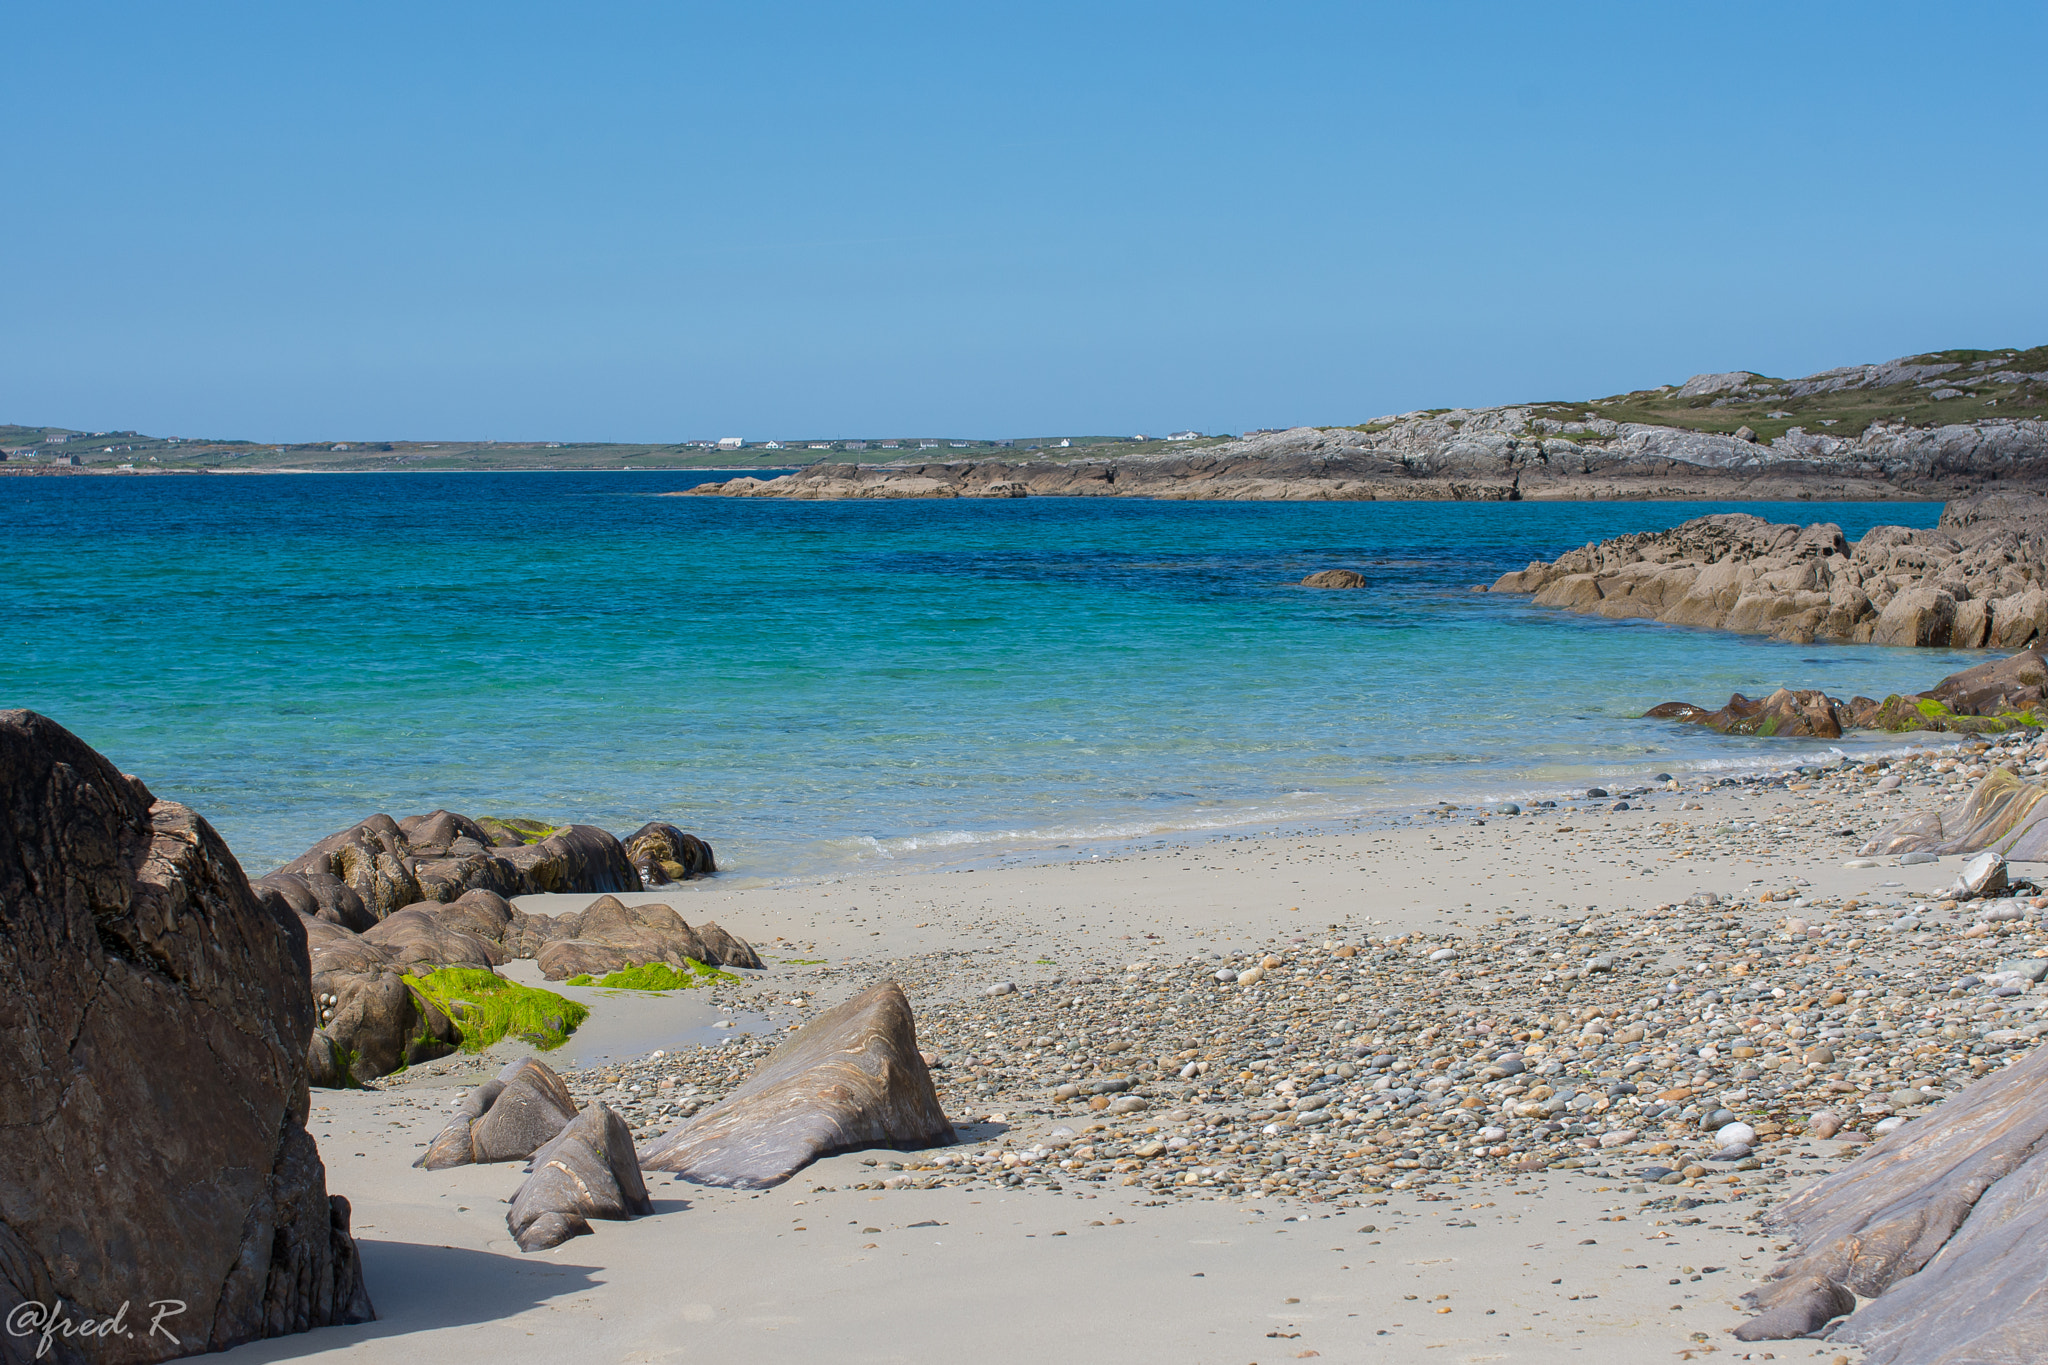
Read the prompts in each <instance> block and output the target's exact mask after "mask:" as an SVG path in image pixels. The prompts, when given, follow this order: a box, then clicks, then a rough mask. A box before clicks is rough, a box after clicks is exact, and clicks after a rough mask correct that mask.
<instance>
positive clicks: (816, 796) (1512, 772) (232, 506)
mask: <svg viewBox="0 0 2048 1365" xmlns="http://www.w3.org/2000/svg"><path fill="white" fill-rule="evenodd" d="M699 481H701V480H700V479H699V478H697V477H695V476H690V475H676V474H655V473H648V474H597V475H556V474H503V475H479V474H469V475H445V476H444V475H424V474H415V475H333V476H329V475H306V476H275V477H207V478H196V477H193V478H183V477H181V478H168V477H159V478H132V479H122V478H70V479H57V478H42V479H4V480H0V526H4V531H0V622H4V626H0V630H4V632H5V633H4V640H0V643H4V649H0V705H7V706H26V707H32V708H34V709H36V710H39V711H42V712H45V713H47V714H49V715H50V716H52V717H54V718H55V719H57V720H59V721H60V722H62V723H63V724H65V725H67V726H69V727H70V728H71V729H73V730H75V731H77V732H78V733H79V734H80V735H82V736H83V737H84V738H85V739H87V740H88V741H89V742H91V743H92V744H94V745H96V746H97V747H99V748H100V749H101V750H102V751H104V752H106V753H107V754H108V755H110V756H111V757H112V758H113V759H114V760H115V761H116V762H117V763H119V764H120V765H122V767H123V768H124V769H126V770H127V771H131V772H134V773H137V774H139V775H141V776H142V777H143V778H144V780H145V781H147V782H148V783H149V785H150V787H151V788H152V789H153V790H154V791H156V792H157V793H158V794H159V795H162V796H167V797H173V798H175V799H178V800H181V801H184V802H186V803H188V804H190V805H192V806H194V807H196V808H197V809H198V810H200V811H201V812H202V813H203V814H205V815H206V816H207V817H208V818H209V819H210V820H212V821H213V823H214V824H215V825H216V826H217V827H218V828H219V829H220V830H221V831H222V833H223V834H225V835H226V836H227V838H228V840H229V842H230V843H231V844H232V845H233V846H234V848H235V849H236V851H237V852H238V853H239V854H240V855H241V857H242V858H243V860H244V862H245V863H247V864H248V865H249V867H250V869H251V871H252V872H259V873H260V872H262V871H265V870H267V869H269V868H271V867H274V866H276V865H277V864H279V863H281V862H283V861H285V860H287V859H289V858H291V857H293V856H295V855H296V854H297V853H299V852H301V851H303V850H304V849H305V848H306V847H307V846H308V845H310V844H312V843H313V842H314V841H315V840H317V839H318V838H320V837H321V836H323V835H325V834H327V833H330V832H332V831H333V830H335V829H337V828H339V827H341V826H342V825H344V824H346V823H348V822H349V821H351V820H355V819H358V818H360V817H362V816H364V815H366V814H368V813H370V812H372V811H379V810H381V811H388V812H391V813H393V814H406V813H411V812H415V811H425V810H431V809H433V808H434V807H436V806H445V807H447V808H449V809H453V810H459V811H463V812H465V813H469V814H477V815H482V814H495V815H509V814H532V815H539V816H545V817H549V818H552V819H557V820H580V821H586V822H589V823H593V824H599V825H603V826H605V827H607V828H609V829H612V830H614V831H617V832H620V833H624V832H626V831H628V830H630V829H632V828H633V827H635V826H637V825H639V824H640V823H641V822H643V821H645V820H649V819H666V820H671V821H674V822H675V823H677V824H680V825H683V826H684V827H686V828H689V829H692V830H696V831H698V832H700V833H702V834H703V835H705V836H706V837H707V838H709V839H710V840H711V841H712V842H713V844H714V845H715V846H716V847H717V849H718V853H719V858H720V862H721V864H723V865H725V866H726V867H728V868H730V869H733V870H735V871H738V872H741V873H747V874H753V875H760V876H769V877H775V876H788V875H799V874H806V873H817V872H825V871H832V870H838V869H847V868H853V867H860V866H872V865H876V864H884V863H900V862H903V861H905V860H913V861H917V860H946V859H952V860H961V859H983V860H985V859H987V858H988V857H990V856H993V855H994V854H996V853H999V852H1045V851H1058V850H1060V849H1061V848H1062V847H1063V846H1064V847H1065V848H1067V849H1070V850H1074V851H1081V850H1085V849H1087V848H1090V847H1095V846H1099V845H1104V844H1108V843H1114V842H1120V841H1126V840H1131V839H1137V838H1142V837H1146V836H1149V835H1154V834H1161V833H1176V832H1181V831H1201V830H1216V829H1224V828H1238V827H1246V826H1250V827H1260V826H1266V827H1270V826H1274V825H1278V824H1289V825H1293V824H1297V823H1300V822H1304V821H1322V820H1331V819H1337V818H1342V817H1344V816H1347V815H1350V814H1355V813H1358V812H1366V811H1374V810H1380V809H1385V808H1389V807H1395V806H1402V805H1410V804H1414V803H1417V802H1421V801H1426V800H1432V799H1438V798H1444V797H1450V798H1453V799H1455V798H1460V797H1510V796H1530V795H1542V794H1546V793H1548V794H1555V793H1557V792H1559V791H1563V790H1567V789H1573V788H1579V787H1583V786H1585V785H1586V784H1587V783H1589V782H1594V781H1601V782H1615V781H1630V780H1639V779H1642V778H1645V777H1647V776H1649V775H1651V774H1653V773H1655V772H1659V771H1678V770H1681V769H1701V768H1715V767H1721V766H1727V767H1742V766H1754V765H1756V764H1758V763H1760V762H1768V761H1772V760H1783V759H1786V758H1790V757H1792V756H1800V757H1804V756H1808V755H1811V754H1813V753H1816V752H1826V751H1827V750H1829V749H1831V748H1841V749H1846V750H1855V749H1857V748H1859V747H1863V746H1866V745H1869V744H1873V743H1876V742H1877V741H1872V740H1852V741H1849V742H1846V743H1842V744H1837V745H1824V744H1817V743H1811V742H1802V741H1785V740H1742V739H1732V738H1728V737H1725V736H1720V735H1713V734H1708V733H1705V732H1702V731H1699V730H1697V729H1694V728H1692V727H1686V726H1678V725H1672V724H1668V723H1660V722H1654V721H1642V720H1637V719H1633V717H1634V716H1637V715H1639V714H1640V713H1641V712H1642V711H1643V710H1645V709H1647V708H1648V707H1650V706H1652V705H1654V704H1656V703H1658V702H1662V701H1670V700H1674V699H1683V700H1689V701H1697V702H1701V703H1705V704H1709V705H1716V704H1719V703H1720V702H1721V701H1723V700H1725V699H1726V697H1727V695H1728V694H1729V693H1730V692H1731V691H1736V690H1741V691H1745V692H1749V693H1752V694H1754V693H1759V692H1766V691H1768V690H1770V689H1771V688H1773V687H1776V686H1779V685H1781V684H1782V685H1785V686H1791V687H1822V688H1826V689H1827V690H1829V691H1830V692H1834V693H1836V694H1838V695H1843V696H1846V695H1850V694H1852V693H1857V692H1861V693H1865V694H1868V695H1872V696H1883V695H1885V693H1887V692H1890V691H1900V690H1915V689H1918V688H1922V687H1925V686H1927V685H1928V684H1930V683H1932V682H1933V681H1935V680H1936V679H1937V678H1939V677H1940V676H1942V675H1943V674H1945V673H1947V672H1950V671H1952V670H1953V669H1955V668H1958V667H1962V666H1966V665H1967V664H1969V663H1971V662H1974V661H1976V660H1977V659H1978V658H1980V657H1982V656H1980V655H1973V654H1963V653H1957V652H1951V651H1934V650H1922V651H1913V650H1893V649H1878V648H1871V647H1856V646H1793V645H1782V644H1772V643H1769V642H1767V641H1762V640H1756V639H1749V638H1744V637H1737V636H1724V635H1716V634H1711V633H1706V632H1699V631H1691V630H1679V629H1673V628H1670V627H1665V626H1660V625H1655V624H1644V623H1615V622H1609V621H1603V620H1598V619H1594V618H1585V617H1577V616H1571V615H1566V614H1563V613H1559V612H1553V611H1544V610H1538V609H1536V608H1534V607H1532V606H1531V605H1530V604H1529V602H1528V600H1527V599H1525V598H1518V597H1496V596H1492V595H1488V594H1478V593H1473V592H1471V591H1469V589H1470V587H1471V585H1473V584H1475V583H1486V582H1490V581H1491V580H1492V579H1493V578H1495V577H1496V576H1497V575H1498V574H1500V573H1501V572H1502V571H1504V570H1506V569H1510V568H1520V567H1522V566H1523V565H1524V564H1526V563H1527V562H1528V561H1529V560H1531V559H1535V558H1551V557H1554V556H1555V555H1557V554H1558V553H1560V552H1562V551H1563V550H1565V549H1568V548H1570V547H1572V546H1574V545H1579V544H1584V543H1585V542H1587V541H1591V540H1596V539H1599V538H1602V537H1605V536H1610V535H1615V534H1619V533H1622V532H1626V531H1639V530H1647V529H1655V528H1660V527H1665V526H1671V525H1675V524H1677V523H1678V522H1680V521H1683V520H1685V519H1687V518H1689V517H1693V516H1697V515H1700V514H1702V513H1703V512H1707V511H1713V510H1727V509H1726V508H1724V507H1722V506H1720V505H1709V504H1685V503H1668V502H1663V503H1309V504H1277V503H1182V502H1147V501H1141V500H1136V499H1100V500H1091V499H1065V498H1061V499H1050V498H1048V499H1033V498H1026V499H1015V500H997V501H988V502H982V501H973V502H878V503H785V502H763V501H736V500H727V499H712V498H703V499H699V498H660V497H654V496H650V495H651V494H653V493H656V492H659V491H662V490H665V489H670V488H677V487H683V486H686V485H688V484H690V483H694V482H699ZM1737 510H1743V511H1749V512H1754V513H1756V514H1758V515H1762V516H1766V517H1769V518H1771V519H1772V520H1784V521H1794V520H1796V521H1814V520H1832V521H1836V522H1839V523H1841V525H1842V527H1843V529H1844V531H1845V532H1846V533H1847V534H1848V535H1849V536H1850V537H1851V538H1852V539H1853V538H1855V537H1856V536H1859V535H1861V534H1862V532H1863V531H1864V530H1866V529H1867V528H1868V527H1870V526H1872V525H1877V524H1882V523H1894V524H1907V525H1921V526H1926V525H1932V524H1933V523H1934V521H1935V519H1936V518H1937V517H1938V515H1939V512H1940V507H1939V505H1938V504H1931V503H1922V504H1901V503H1884V504H1844V505H1827V504H1816V503H1798V504H1742V505H1740V507H1739V508H1738V509H1737ZM1337 566H1343V567H1352V568H1356V569H1359V570H1360V571H1361V572H1363V573H1365V574H1366V575H1367V577H1368V578H1369V579H1371V580H1372V584H1373V586H1372V587H1371V588H1370V589H1369V590H1366V591H1362V592H1318V591H1315V590H1311V589H1303V588H1300V587H1295V586H1291V583H1292V581H1293V580H1296V579H1299V578H1300V577H1301V576H1302V575H1303V574H1305V573H1307V572H1309V571H1311V570H1314V569H1320V568H1328V567H1337ZM1063 856H1073V853H1071V852H1069V853H1066V854H1064V855H1063Z"/></svg>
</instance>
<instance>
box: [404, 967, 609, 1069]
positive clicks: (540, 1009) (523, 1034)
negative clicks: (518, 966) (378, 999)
mask: <svg viewBox="0 0 2048 1365" xmlns="http://www.w3.org/2000/svg"><path fill="white" fill-rule="evenodd" d="M407 984H408V985H410V986H411V987H412V988H413V989H414V990H416V991H418V992H419V993H420V994H421V995H422V996H424V997H426V998H427V999H428V1000H431V1001H432V1002H433V1003H434V1004H436V1005H438V1006H439V1007H440V1008H441V1010H442V1012H443V1013H445V1014H446V1015H447V1016H448V1017H449V1018H450V1019H452V1020H454V1021H455V1026H456V1027H457V1028H459V1029H461V1030H462V1050H463V1051H464V1052H482V1051H483V1050H484V1049H485V1048H487V1047H489V1046H490V1045H491V1044H493V1043H495V1042H497V1041H498V1040H499V1039H501V1038H504V1037H506V1036H507V1035H511V1036H514V1037H518V1038H522V1039H524V1040H526V1041H527V1042H529V1043H532V1044H533V1045H534V1046H535V1047H537V1048H539V1049H540V1050H541V1051H543V1052H547V1051H550V1050H552V1049H554V1048H558V1047H560V1046H561V1045H562V1043H563V1042H564V1041H565V1040H566V1039H567V1038H568V1036H569V1035H570V1034H572V1033H574V1032H575V1031H576V1027H577V1025H579V1024H581V1023H582V1022H583V1021H584V1020H585V1019H587V1018H589V1017H590V1011H589V1010H588V1009H586V1008H584V1007H583V1006H582V1005H579V1004H577V1003H576V1002H575V1001H574V1000H570V999H568V998H566V997H564V996H560V995H556V994H555V993H554V992H553V991H544V990H541V989H539V988H538V987H535V986H522V985H520V984H519V983H518V982H516V981H507V980H506V979H505V978H504V977H502V976H499V975H498V974H497V973H496V972H491V971H485V970H483V969H482V968H479V967H443V968H441V969H440V970H438V971H434V972H429V973H427V974H426V975H425V976H415V977H409V978H407Z"/></svg>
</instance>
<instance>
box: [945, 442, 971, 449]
mask: <svg viewBox="0 0 2048 1365" xmlns="http://www.w3.org/2000/svg"><path fill="white" fill-rule="evenodd" d="M946 444H947V445H949V446H951V447H953V449H955V450H965V449H967V442H965V441H948V442H946Z"/></svg>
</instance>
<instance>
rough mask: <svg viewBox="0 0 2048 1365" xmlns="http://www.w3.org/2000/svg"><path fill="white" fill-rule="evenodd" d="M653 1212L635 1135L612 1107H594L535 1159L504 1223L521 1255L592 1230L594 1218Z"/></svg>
mask: <svg viewBox="0 0 2048 1365" xmlns="http://www.w3.org/2000/svg"><path fill="white" fill-rule="evenodd" d="M652 1212H654V1201H653V1200H651V1199H649V1198H648V1197H647V1185H646V1182H645V1181H643V1180H642V1179H641V1178H640V1167H639V1166H638V1165H637V1164H636V1163H635V1162H634V1160H633V1135H632V1133H631V1132H630V1131H628V1130H627V1128H626V1121H625V1120H624V1119H622V1118H620V1117H619V1116H618V1114H617V1113H615V1112H613V1110H612V1109H611V1107H610V1106H609V1105H603V1104H593V1105H592V1106H590V1108H588V1109H586V1110H584V1111H583V1112H582V1113H580V1114H578V1115H577V1116H576V1118H575V1121H574V1122H572V1123H570V1124H569V1126H568V1127H566V1128H564V1129H563V1130H562V1131H561V1132H560V1133H559V1134H558V1135H556V1137H555V1139H554V1141H552V1142H550V1143H548V1145H547V1146H545V1147H543V1148H541V1149H540V1150H539V1151H538V1152H535V1153H534V1155H533V1174H532V1175H529V1176H528V1177H527V1178H526V1183H525V1184H523V1185H521V1186H520V1187H519V1192H518V1193H517V1194H515V1195H513V1196H512V1211H511V1212H510V1213H508V1214H506V1215H505V1225H506V1226H507V1227H509V1228H510V1229H511V1230H512V1236H513V1237H514V1238H516V1239H517V1240H518V1242H519V1249H520V1250H521V1251H544V1250H546V1249H547V1248H548V1247H551V1246H557V1245H559V1244H561V1243H563V1242H566V1241H568V1240H569V1239H570V1238H571V1237H580V1236H582V1235H583V1234H584V1233H586V1232H589V1231H590V1224H589V1222H588V1221H587V1220H588V1219H592V1218H609V1219H619V1220H623V1219H627V1218H637V1217H640V1216H641V1215H643V1214H649V1213H652Z"/></svg>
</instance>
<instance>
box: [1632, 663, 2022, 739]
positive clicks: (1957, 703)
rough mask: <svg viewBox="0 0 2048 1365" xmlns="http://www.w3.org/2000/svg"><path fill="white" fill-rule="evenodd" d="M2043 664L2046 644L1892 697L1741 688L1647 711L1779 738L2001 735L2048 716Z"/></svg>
mask: <svg viewBox="0 0 2048 1365" xmlns="http://www.w3.org/2000/svg"><path fill="white" fill-rule="evenodd" d="M2044 682H2048V668H2044V667H2043V659H2042V655H2041V652H2040V647H2039V646H2036V647H2035V648H2033V649H2028V650H2023V651H2021V652H2020V653H2018V654H2015V655H2013V656H2012V657H2011V658H2009V659H1994V660H1992V661H1991V662H1989V663H1982V664H1978V665H1977V666H1976V667H1975V668H1966V669H1964V670H1963V671H1962V672H1960V673H1952V674H1950V675H1949V676H1948V677H1946V678H1943V679H1942V680H1941V681H1940V682H1938V683H1936V684H1935V685H1934V686H1933V687H1931V688H1929V689H1928V690H1927V691H1925V692H1914V693H1911V694H1910V695H1904V696H1901V695H1898V694H1894V695H1892V696H1889V697H1886V698H1885V699H1884V700H1883V701H1876V700H1873V699H1872V698H1870V697H1852V698H1850V699H1849V700H1848V701H1843V700H1841V699H1840V698H1838V697H1830V696H1828V695H1827V694H1826V693H1825V692H1817V691H1800V692H1794V691H1792V690H1791V689H1789V688H1784V687H1781V688H1779V689H1778V690H1777V691H1775V692H1773V693H1771V694H1770V695H1769V696H1768V697H1765V698H1764V699H1763V700H1761V701H1758V700H1756V699H1754V698H1751V697H1745V696H1743V695H1742V694H1741V693H1740V692H1737V693H1736V694H1735V695H1733V696H1731V697H1730V698H1728V704H1727V705H1726V706H1724V707H1722V708H1721V709H1720V710H1718V711H1709V710H1707V709H1706V708H1705V707H1703V706H1695V705H1693V704H1692V703H1691V702H1687V701H1667V702H1663V703H1661V704H1659V705H1657V706H1653V707H1651V708H1650V709H1649V710H1648V711H1645V712H1644V713H1643V717H1642V718H1643V719H1644V720H1676V721H1682V722H1684V723H1686V724H1689V725H1704V726H1705V727H1706V728H1708V729H1709V730H1719V731H1720V732H1721V733H1722V734H1728V735H1765V736H1773V737H1777V738H1785V739H1791V738H1804V739H1839V738H1841V735H1842V732H1843V731H1844V730H1889V731H1892V732H1894V733H1897V732H1901V731H1907V730H1931V731H1935V732H1941V731H1948V732H1951V733H1956V734H1987V733H1990V734H1996V733H1999V732H2001V731H2005V730H2011V729H2013V728H2015V727H2017V726H2037V725H2039V724H2041V722H2042V719H2043V712H2044V709H2048V708H2044V705H2043V701H2042V693H2043V685H2044Z"/></svg>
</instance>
